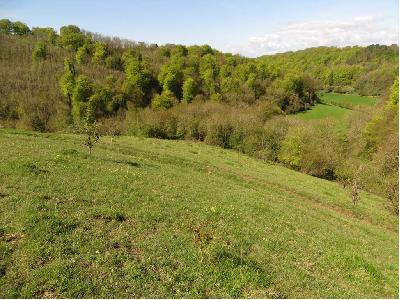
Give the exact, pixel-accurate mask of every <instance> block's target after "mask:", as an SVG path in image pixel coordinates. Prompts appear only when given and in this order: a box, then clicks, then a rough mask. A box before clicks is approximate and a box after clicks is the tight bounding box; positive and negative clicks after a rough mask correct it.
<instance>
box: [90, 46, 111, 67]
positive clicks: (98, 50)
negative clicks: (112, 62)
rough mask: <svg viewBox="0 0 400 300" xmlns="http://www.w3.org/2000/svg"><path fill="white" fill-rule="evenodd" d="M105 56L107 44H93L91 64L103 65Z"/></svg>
mask: <svg viewBox="0 0 400 300" xmlns="http://www.w3.org/2000/svg"><path fill="white" fill-rule="evenodd" d="M107 55H108V49H107V44H106V43H102V42H96V43H95V44H94V51H93V62H94V63H103V62H104V60H105V58H106V56H107Z"/></svg>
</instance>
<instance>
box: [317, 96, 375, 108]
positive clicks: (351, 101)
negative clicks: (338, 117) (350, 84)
mask: <svg viewBox="0 0 400 300" xmlns="http://www.w3.org/2000/svg"><path fill="white" fill-rule="evenodd" d="M319 97H320V99H321V102H322V103H326V104H332V105H353V106H356V105H367V106H372V105H375V104H376V102H377V99H376V98H374V97H368V96H360V95H357V94H337V93H322V94H321V95H320V96H319Z"/></svg>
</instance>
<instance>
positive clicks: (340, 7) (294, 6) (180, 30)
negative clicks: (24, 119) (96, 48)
mask: <svg viewBox="0 0 400 300" xmlns="http://www.w3.org/2000/svg"><path fill="white" fill-rule="evenodd" d="M2 18H7V19H10V20H12V21H16V20H18V21H22V22H24V23H27V25H28V26H30V27H37V26H39V27H53V28H55V29H57V30H58V29H59V28H60V27H61V26H63V25H68V24H75V25H78V26H79V27H81V28H83V29H85V30H88V31H92V32H98V33H101V34H103V35H107V36H118V37H120V38H126V39H130V40H134V41H138V42H147V43H157V44H158V45H162V44H166V43H174V44H183V45H194V44H197V45H199V44H200V45H202V44H209V45H211V46H212V47H213V48H216V49H218V50H221V51H224V52H232V53H239V54H242V55H245V56H251V57H255V56H260V55H265V54H273V53H277V52H286V51H294V50H300V49H305V48H309V47H317V46H338V47H343V46H351V45H362V46H365V45H369V44H377V43H378V44H387V45H390V44H393V43H396V44H398V34H399V4H398V0H330V1H329V0H297V1H296V0H247V1H246V0H241V1H239V0H186V1H184V0H169V1H167V0H165V1H162V0H147V1H146V0H142V1H138V0H130V1H129V0H112V1H110V0H108V1H106V0H96V1H95V0H86V1H84V0H81V1H78V0H69V1H63V0H59V1H55V0H36V1H32V0H0V19H2Z"/></svg>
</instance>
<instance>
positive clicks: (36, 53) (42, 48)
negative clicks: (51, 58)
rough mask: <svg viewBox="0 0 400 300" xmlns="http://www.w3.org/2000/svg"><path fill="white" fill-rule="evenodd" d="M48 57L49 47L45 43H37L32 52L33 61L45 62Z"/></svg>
mask: <svg viewBox="0 0 400 300" xmlns="http://www.w3.org/2000/svg"><path fill="white" fill-rule="evenodd" d="M46 56H47V47H46V44H45V43H43V42H37V43H36V45H35V48H34V49H33V52H32V59H33V60H34V61H39V60H45V59H46Z"/></svg>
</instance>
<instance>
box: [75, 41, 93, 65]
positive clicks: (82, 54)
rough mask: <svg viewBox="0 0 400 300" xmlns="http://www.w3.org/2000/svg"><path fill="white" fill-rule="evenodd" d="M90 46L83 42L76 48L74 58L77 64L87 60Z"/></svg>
mask: <svg viewBox="0 0 400 300" xmlns="http://www.w3.org/2000/svg"><path fill="white" fill-rule="evenodd" d="M89 56H90V46H89V45H88V44H87V43H85V44H83V45H82V46H81V47H79V48H78V50H77V51H76V54H75V59H76V62H77V63H78V64H84V63H88V62H89Z"/></svg>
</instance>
